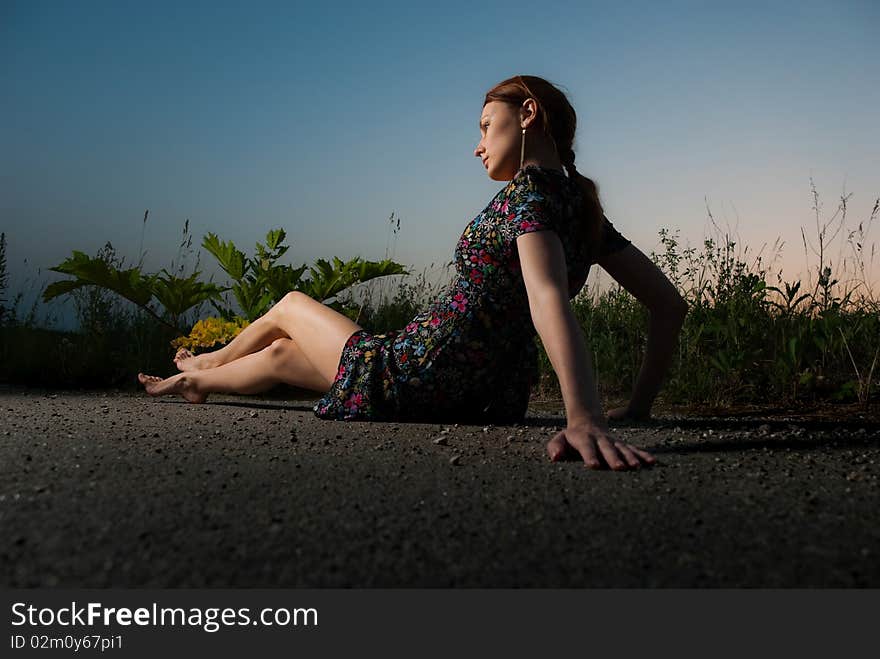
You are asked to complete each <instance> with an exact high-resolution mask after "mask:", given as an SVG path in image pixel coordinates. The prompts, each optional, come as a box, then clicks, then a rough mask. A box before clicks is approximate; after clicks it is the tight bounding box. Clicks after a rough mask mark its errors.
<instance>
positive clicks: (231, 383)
mask: <svg viewBox="0 0 880 659" xmlns="http://www.w3.org/2000/svg"><path fill="white" fill-rule="evenodd" d="M138 379H139V380H140V382H141V384H143V385H144V388H145V389H146V391H147V393H148V394H150V395H151V396H162V395H165V394H179V395H181V396H183V397H184V398H185V399H186V400H188V401H189V402H191V403H203V402H205V399H206V398H207V397H208V394H209V393H212V392H218V393H230V394H232V393H238V394H257V393H261V392H263V391H266V390H268V389H271V388H272V387H274V386H275V385H276V384H279V383H282V382H284V383H287V384H290V385H293V386H295V387H300V388H301V389H310V390H312V391H318V392H321V393H324V392H326V391H327V390H328V389H329V388H330V385H332V384H333V383H332V381H329V382H328V381H327V379H326V378H325V377H324V376H323V375H322V374H321V373H319V372H318V371H316V370H315V367H314V366H312V364H311V362H310V361H309V360H308V358H307V357H306V355H305V354H304V353H303V351H302V350H301V349H300V347H299V346H298V345H297V344H296V343H295V342H294V341H293V340H291V339H276V340H275V341H273V342H272V343H271V344H270V345H268V346H266V347H265V348H263V349H262V350H259V351H257V352H254V353H251V354H250V355H245V356H244V357H240V358H239V359H236V360H234V361H231V362H229V363H228V364H223V365H221V366H217V367H215V368H205V369H199V370H196V371H190V372H184V373H178V374H177V375H173V376H171V377H170V378H165V379H164V380H163V379H162V378H160V377H156V376H152V375H144V374H143V373H139V374H138Z"/></svg>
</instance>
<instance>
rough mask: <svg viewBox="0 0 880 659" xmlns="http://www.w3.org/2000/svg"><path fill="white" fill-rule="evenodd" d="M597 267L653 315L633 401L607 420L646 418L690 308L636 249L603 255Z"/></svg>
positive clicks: (625, 249)
mask: <svg viewBox="0 0 880 659" xmlns="http://www.w3.org/2000/svg"><path fill="white" fill-rule="evenodd" d="M598 263H599V265H600V266H602V269H603V270H605V271H606V272H607V273H608V274H610V275H611V276H612V277H613V278H614V279H615V281H617V283H618V284H620V285H621V286H623V288H624V289H625V290H626V291H628V292H629V293H630V294H631V295H632V296H633V297H635V298H636V299H637V300H638V301H639V302H641V303H642V304H644V305H645V307H647V308H648V311H649V313H650V325H649V327H648V345H647V349H646V351H645V357H644V360H643V362H642V368H641V370H640V371H639V375H638V379H637V380H636V384H635V387H634V388H633V393H632V398H631V399H630V402H629V404H628V405H627V406H626V407H625V408H617V409H615V410H611V411H609V413H608V417H609V418H610V419H616V418H622V417H625V416H629V417H632V418H636V419H639V418H647V417H649V416H650V414H651V406H652V405H653V403H654V398H655V397H656V396H657V392H658V391H659V390H660V385H661V384H662V383H663V378H664V377H665V375H666V372H667V371H668V370H669V366H670V364H671V362H672V355H673V346H674V345H675V341H676V339H677V338H678V334H679V331H680V330H681V326H682V324H683V323H684V319H685V316H687V312H688V304H687V301H686V300H685V299H684V298H683V297H682V296H681V294H680V293H679V292H678V291H677V290H676V288H675V285H674V284H673V283H672V282H671V281H669V279H668V278H667V277H666V275H664V274H663V271H662V270H660V268H658V267H657V266H656V265H655V264H654V262H653V261H651V260H650V259H649V258H648V257H647V256H645V255H644V254H643V253H642V252H641V251H640V250H639V249H638V248H636V247H635V245H632V244H630V245H627V246H626V247H625V248H624V249H622V250H620V251H617V252H614V253H611V254H607V255H604V256H603V257H602V258H600V259H599V261H598Z"/></svg>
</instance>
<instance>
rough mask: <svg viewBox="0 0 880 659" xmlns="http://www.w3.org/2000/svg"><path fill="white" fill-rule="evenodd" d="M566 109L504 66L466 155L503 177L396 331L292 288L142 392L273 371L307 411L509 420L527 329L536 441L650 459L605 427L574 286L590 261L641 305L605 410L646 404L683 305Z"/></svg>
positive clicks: (192, 393) (259, 380)
mask: <svg viewBox="0 0 880 659" xmlns="http://www.w3.org/2000/svg"><path fill="white" fill-rule="evenodd" d="M575 122H576V115H575V112H574V109H573V108H572V107H571V105H570V103H569V102H568V100H567V99H566V97H565V95H564V94H563V93H562V92H561V91H560V90H559V89H557V88H556V87H555V86H553V85H552V84H550V83H549V82H547V81H546V80H543V79H542V78H538V77H534V76H515V77H514V78H510V79H508V80H505V81H503V82H501V83H499V84H498V85H496V86H495V87H494V88H493V89H492V90H490V91H489V92H488V93H487V94H486V98H485V101H484V103H483V110H482V114H481V118H480V133H481V139H480V142H479V144H478V145H477V147H476V149H475V150H474V155H475V156H477V157H478V158H480V159H481V160H482V162H483V165H484V167H485V168H486V170H487V172H488V174H489V177H490V178H492V179H493V180H496V181H509V183H508V184H507V185H506V186H505V187H504V188H503V189H502V190H500V191H499V192H498V194H496V195H495V197H494V198H493V199H492V200H491V201H490V202H489V204H488V205H487V206H486V208H485V209H484V210H483V211H482V212H481V213H480V214H479V215H478V216H477V217H476V218H474V220H472V221H471V222H470V223H469V224H468V225H467V227H466V228H465V230H464V233H463V234H462V236H461V238H460V239H459V242H458V244H457V246H456V249H455V267H456V274H457V279H456V280H455V281H454V282H453V283H452V284H451V285H450V287H449V288H448V289H447V290H445V291H444V293H443V294H442V295H441V296H439V297H438V298H437V299H436V300H434V301H433V302H432V303H431V304H430V306H429V308H428V309H427V310H426V311H425V312H424V313H421V314H419V315H418V316H416V317H415V318H414V319H413V320H412V321H411V322H410V323H409V324H407V326H406V327H405V328H404V329H401V330H395V331H391V332H388V333H385V334H381V335H373V334H370V333H369V332H367V331H365V330H363V328H361V327H360V326H359V325H357V324H356V323H354V322H353V321H351V320H350V319H348V318H346V317H345V316H343V315H341V314H339V313H337V312H335V311H333V310H332V309H330V308H329V307H327V306H325V305H324V304H322V303H321V302H319V301H316V300H313V299H311V298H309V297H308V296H306V295H304V294H302V293H299V292H291V293H288V294H287V295H286V296H285V297H284V299H282V300H281V301H280V302H278V303H277V304H276V305H275V306H273V307H272V308H271V309H270V310H269V311H268V312H267V313H266V314H265V315H264V316H262V317H261V318H259V319H257V320H256V321H254V322H253V323H251V324H250V325H249V326H248V327H247V328H245V329H244V330H243V331H242V332H241V333H240V334H239V335H238V336H237V337H236V338H235V339H234V340H233V341H232V342H230V343H229V344H228V345H227V346H225V347H224V348H222V349H220V350H218V351H216V352H213V353H208V354H203V355H198V356H193V355H192V354H190V353H189V352H188V351H180V352H178V354H177V356H176V357H175V363H176V364H177V366H178V368H179V369H180V370H181V371H182V372H181V373H179V374H177V375H175V376H173V377H170V378H167V379H164V380H163V379H161V378H158V377H154V376H145V375H143V374H138V378H139V380H140V381H141V383H143V384H144V386H145V388H146V390H147V392H148V393H149V394H151V395H162V394H169V393H177V394H181V395H182V396H183V397H184V398H185V399H186V400H188V401H190V402H203V401H204V400H205V399H206V397H207V394H208V393H210V392H215V391H216V392H227V393H235V392H237V393H244V394H250V393H258V392H261V391H265V390H266V389H269V388H270V387H272V386H274V385H276V384H278V383H280V382H285V383H288V384H291V385H295V386H297V387H302V388H306V389H311V390H314V391H318V392H322V393H324V397H323V398H322V399H321V400H320V401H319V402H318V404H317V405H316V406H315V414H316V415H317V416H319V417H320V418H327V419H340V420H371V419H372V420H384V419H399V420H423V421H447V422H453V421H459V422H463V423H468V422H470V423H514V422H518V421H521V420H522V419H523V417H524V416H525V413H526V407H527V404H528V397H529V390H530V387H531V384H532V383H533V382H534V379H535V377H536V375H537V361H536V357H537V355H536V348H535V345H534V336H535V332H537V334H538V335H539V336H540V337H541V340H542V342H543V344H544V347H545V349H546V351H547V354H548V356H549V358H550V361H551V363H552V365H553V368H554V370H555V371H556V374H557V376H558V378H559V383H560V387H561V389H562V396H563V400H564V403H565V410H566V418H567V426H566V428H565V429H564V430H563V431H562V432H559V433H558V434H556V435H555V436H554V437H553V438H552V439H550V441H549V442H548V444H547V452H548V455H549V456H550V459H551V460H554V461H555V460H559V459H562V458H564V457H566V455H567V454H568V455H571V456H573V457H575V456H579V457H580V458H582V459H583V460H584V463H585V465H586V466H587V467H590V468H600V467H602V466H603V464H605V465H607V466H609V467H611V468H612V469H628V468H638V467H640V466H642V465H643V464H651V463H653V462H654V458H653V457H652V456H651V455H650V454H649V453H647V452H646V451H643V450H641V449H638V448H636V447H633V446H630V445H628V444H626V443H624V442H620V441H617V440H615V439H614V438H613V437H612V436H611V435H610V434H609V432H608V428H607V425H606V420H605V417H604V415H603V413H602V409H601V403H600V401H599V396H598V392H597V389H596V383H595V381H594V378H593V373H592V367H591V362H590V358H589V354H588V352H587V350H586V347H585V345H584V341H583V337H582V334H581V330H580V327H579V326H578V324H577V322H576V320H575V317H574V314H573V312H572V309H571V304H570V298H572V297H573V296H574V295H575V294H576V293H577V292H578V290H580V288H581V287H582V286H583V284H584V283H585V281H586V279H587V274H588V272H589V268H590V265H591V264H592V263H593V262H598V263H599V264H600V265H602V266H603V268H605V269H606V270H608V271H609V272H610V273H611V275H612V276H613V277H615V279H617V280H618V281H619V282H620V283H621V285H623V286H624V287H625V288H626V289H627V290H629V291H630V292H632V293H633V294H634V295H635V296H636V297H637V298H638V299H640V300H642V301H643V302H645V303H646V304H647V305H648V306H649V307H650V308H651V310H652V323H651V334H650V336H649V340H648V354H647V356H646V359H645V364H644V365H643V368H642V372H641V373H640V376H639V381H638V383H637V385H636V389H635V391H634V395H633V398H632V400H631V401H630V403H629V405H627V406H626V407H624V408H618V409H616V410H612V411H611V412H610V413H609V417H610V418H613V419H624V418H645V417H647V416H648V415H649V412H650V408H651V404H652V402H653V399H654V396H655V395H656V393H657V391H658V389H659V385H660V382H661V380H662V377H663V373H664V372H665V370H666V368H667V367H668V363H669V353H670V350H669V349H668V348H669V347H670V346H671V344H672V341H673V340H674V339H675V337H676V335H677V333H678V330H679V328H680V327H681V321H682V320H683V318H684V315H685V313H686V309H687V306H686V304H685V302H684V300H683V299H682V298H681V297H680V296H679V295H678V293H677V292H676V291H675V288H674V286H672V284H671V283H670V282H669V281H668V280H667V279H666V278H665V277H664V276H663V274H662V273H661V272H660V271H659V269H657V268H656V266H654V265H653V263H651V261H650V260H648V259H647V258H646V257H645V256H644V255H643V254H642V253H641V252H639V251H638V250H637V249H636V248H635V247H634V246H632V244H631V243H629V241H628V240H626V239H625V238H623V237H622V236H621V235H620V234H619V233H617V232H616V231H615V230H614V228H613V227H612V226H611V224H610V222H608V220H607V218H605V216H604V214H603V211H602V206H601V204H600V203H599V198H598V193H597V190H596V186H595V184H594V183H593V182H592V181H591V180H590V179H588V178H585V177H583V176H581V175H580V174H578V173H577V171H576V170H575V165H574V152H573V151H572V141H573V139H574V134H575ZM563 166H564V167H565V170H567V172H568V174H567V175H566V171H564V170H563V169H562V168H563ZM653 312H656V313H653Z"/></svg>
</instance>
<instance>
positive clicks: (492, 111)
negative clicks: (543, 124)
mask: <svg viewBox="0 0 880 659" xmlns="http://www.w3.org/2000/svg"><path fill="white" fill-rule="evenodd" d="M480 135H481V139H480V143H479V144H478V145H477V148H476V149H475V150H474V155H475V156H477V157H478V158H480V159H481V160H482V161H483V166H484V167H486V170H487V171H488V173H489V178H491V179H492V180H494V181H509V180H511V179H513V177H514V176H516V172H517V171H518V170H519V158H520V148H521V140H522V126H521V125H520V117H519V112H517V108H514V106H512V105H510V104H508V103H504V102H503V101H490V102H489V103H486V105H484V106H483V112H482V114H481V115H480Z"/></svg>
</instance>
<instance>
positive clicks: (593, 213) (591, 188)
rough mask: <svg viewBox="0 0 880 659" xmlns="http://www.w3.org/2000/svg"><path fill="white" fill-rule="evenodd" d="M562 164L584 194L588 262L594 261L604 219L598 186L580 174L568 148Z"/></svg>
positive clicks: (597, 253)
mask: <svg viewBox="0 0 880 659" xmlns="http://www.w3.org/2000/svg"><path fill="white" fill-rule="evenodd" d="M562 156H563V157H562V164H563V165H565V169H566V170H567V171H568V178H569V179H571V180H572V181H574V182H576V183H578V184H579V185H580V186H581V191H582V192H583V196H584V217H583V221H584V224H585V226H586V234H587V253H588V254H589V255H590V260H589V263H595V262H596V260H597V258H598V256H599V241H600V240H601V238H602V223H603V220H604V219H605V211H604V210H603V209H602V202H600V201H599V188H598V186H597V185H596V183H595V182H594V181H593V179H590V178H587V177H586V176H582V175H581V174H580V173H578V171H577V170H576V169H575V167H574V151H572V150H571V148H569V149H568V150H567V151H566V152H565V153H564V154H562Z"/></svg>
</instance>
